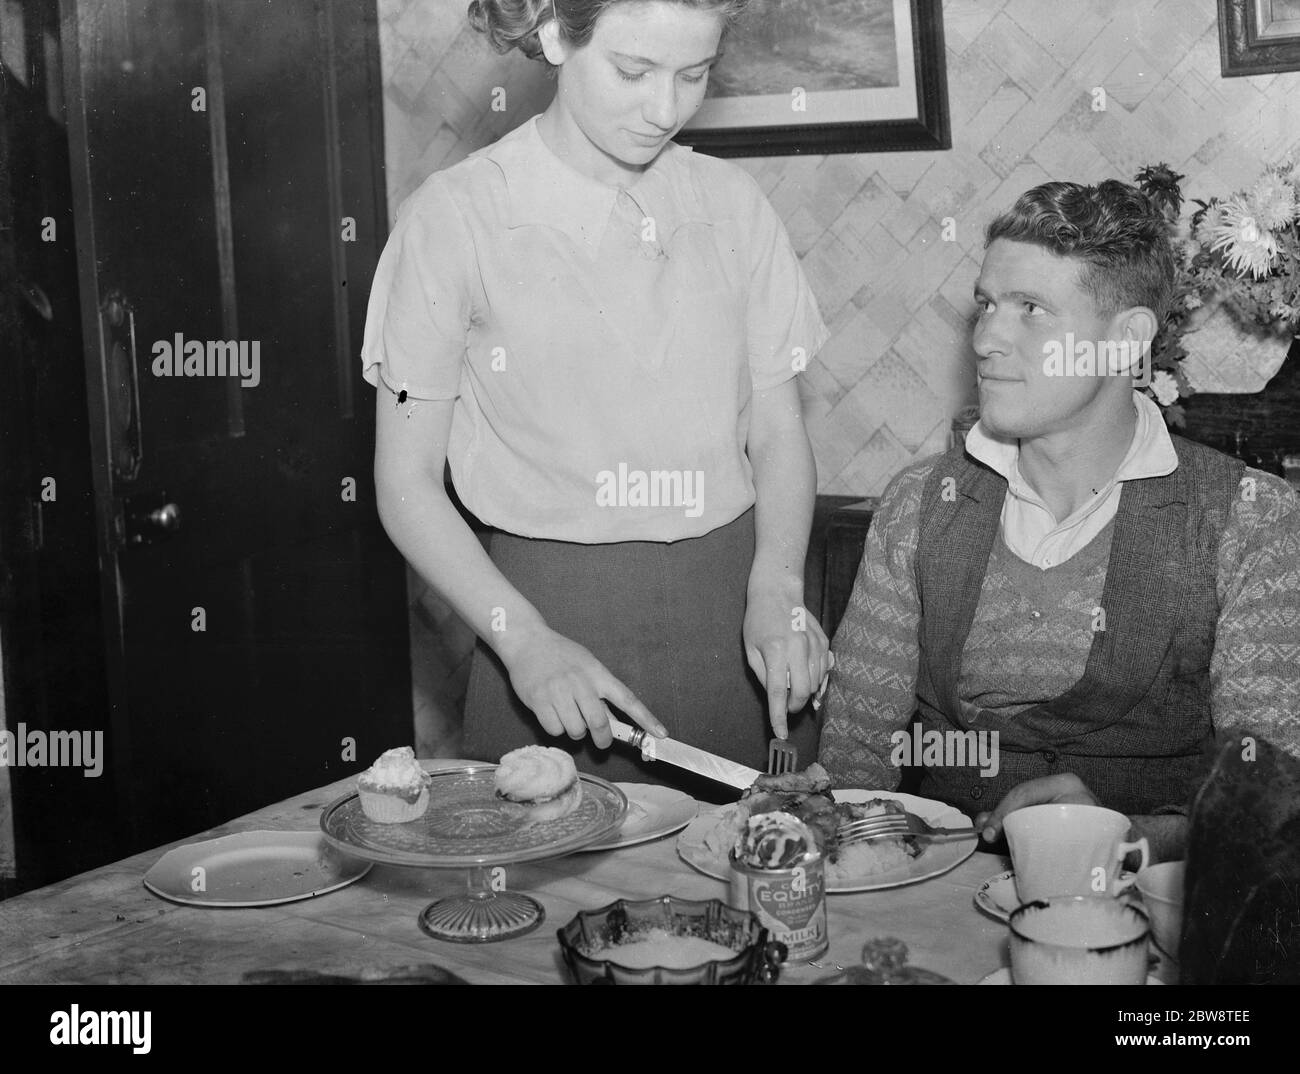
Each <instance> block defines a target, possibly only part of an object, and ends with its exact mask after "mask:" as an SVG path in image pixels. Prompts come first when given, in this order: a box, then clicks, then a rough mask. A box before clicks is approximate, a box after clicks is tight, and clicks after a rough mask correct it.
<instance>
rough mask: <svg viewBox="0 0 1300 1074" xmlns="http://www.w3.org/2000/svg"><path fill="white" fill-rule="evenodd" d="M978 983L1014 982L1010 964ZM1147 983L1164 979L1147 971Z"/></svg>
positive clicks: (1004, 983)
mask: <svg viewBox="0 0 1300 1074" xmlns="http://www.w3.org/2000/svg"><path fill="white" fill-rule="evenodd" d="M979 983H980V984H982V985H985V984H989V985H1009V984H1015V982H1014V981H1012V980H1011V967H1010V966H1003V967H1002V968H1001V969H1000V970H994V971H993V972H992V973H990V974H989V975H988V976H987V977H981V978H980V981H979ZM1147 984H1149V985H1162V984H1164V981H1162V980H1160V978H1159V977H1157V976H1155V974H1152V973H1148V974H1147Z"/></svg>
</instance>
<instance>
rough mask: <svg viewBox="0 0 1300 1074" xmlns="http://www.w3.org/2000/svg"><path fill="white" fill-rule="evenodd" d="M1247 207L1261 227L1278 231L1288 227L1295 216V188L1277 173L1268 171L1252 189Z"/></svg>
mask: <svg viewBox="0 0 1300 1074" xmlns="http://www.w3.org/2000/svg"><path fill="white" fill-rule="evenodd" d="M1247 205H1248V206H1249V208H1250V212H1251V215H1253V216H1254V218H1255V221H1256V223H1258V224H1259V226H1260V227H1262V228H1265V229H1266V230H1268V231H1276V230H1277V229H1278V228H1282V227H1286V226H1287V224H1289V223H1291V219H1292V217H1294V216H1295V213H1296V195H1295V187H1294V186H1292V185H1291V184H1290V183H1288V182H1287V181H1286V180H1285V179H1284V178H1282V176H1280V175H1278V174H1277V172H1273V171H1267V172H1265V173H1264V174H1263V175H1262V176H1260V178H1259V182H1257V183H1256V184H1255V185H1254V187H1252V188H1251V191H1250V199H1249V200H1248V202H1247Z"/></svg>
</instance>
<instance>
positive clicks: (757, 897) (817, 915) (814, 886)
mask: <svg viewBox="0 0 1300 1074" xmlns="http://www.w3.org/2000/svg"><path fill="white" fill-rule="evenodd" d="M729 861H730V865H731V898H730V900H729V901H730V903H731V905H732V906H735V907H737V908H738V909H741V910H752V911H753V912H754V913H756V914H757V915H758V919H759V921H760V922H761V923H762V925H763V927H764V928H766V929H767V930H768V933H769V935H770V936H771V938H772V939H773V940H778V941H780V942H781V943H783V944H785V946H786V948H787V950H788V954H787V956H786V961H787V962H808V961H810V960H811V959H814V958H816V957H817V956H818V955H821V954H823V953H825V951H826V948H827V947H828V946H830V940H829V938H828V937H827V935H826V866H825V863H824V862H823V860H822V856H821V853H820V852H819V851H817V850H810V851H809V852H808V853H807V854H806V855H805V856H804V858H803V860H802V861H801V862H800V863H799V864H797V865H795V866H794V867H792V868H789V869H756V868H753V867H751V866H748V865H744V864H742V863H740V862H738V861H736V855H735V852H734V851H733V852H732V854H731V856H730V858H729Z"/></svg>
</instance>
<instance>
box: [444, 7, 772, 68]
mask: <svg viewBox="0 0 1300 1074" xmlns="http://www.w3.org/2000/svg"><path fill="white" fill-rule="evenodd" d="M630 2H633V0H473V2H472V3H471V4H470V5H469V22H470V25H471V26H473V27H474V29H476V30H477V31H478V32H479V33H481V34H486V35H487V38H488V40H489V41H490V42H491V43H492V47H493V48H494V49H496V50H497V51H498V52H509V51H510V50H511V49H513V48H517V49H519V50H520V51H521V52H522V53H523V54H524V55H525V56H527V57H528V58H529V59H530V60H545V59H546V57H545V56H544V55H543V54H542V42H541V39H540V38H539V37H538V31H539V30H540V29H541V28H542V26H543V25H545V24H546V23H547V22H549V21H550V20H551V19H554V20H555V21H556V22H558V23H559V25H560V33H561V34H562V35H563V36H564V39H565V40H566V41H568V42H569V43H570V44H572V45H575V46H577V47H579V48H581V47H582V46H583V45H585V44H586V43H587V42H588V41H590V40H591V35H592V34H593V33H594V32H595V30H596V23H597V22H599V21H600V17H601V15H603V14H604V13H605V11H606V10H608V9H609V8H611V7H614V6H615V5H616V4H623V3H630ZM667 2H669V3H675V4H683V5H685V6H686V7H693V8H699V9H701V10H703V11H717V12H718V13H719V14H721V15H722V17H723V25H724V27H730V26H731V25H732V24H733V23H734V22H735V21H736V20H737V19H738V18H740V16H741V13H742V12H744V10H745V8H746V7H747V6H748V5H749V2H750V0H667Z"/></svg>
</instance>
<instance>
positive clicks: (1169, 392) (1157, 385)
mask: <svg viewBox="0 0 1300 1074" xmlns="http://www.w3.org/2000/svg"><path fill="white" fill-rule="evenodd" d="M1151 391H1152V394H1154V395H1155V397H1156V402H1157V403H1159V404H1160V405H1161V406H1169V405H1170V404H1171V403H1176V402H1178V381H1177V379H1175V377H1174V375H1173V374H1172V373H1170V372H1169V371H1168V370H1167V369H1157V370H1156V371H1155V374H1154V375H1153V376H1152V377H1151Z"/></svg>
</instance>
